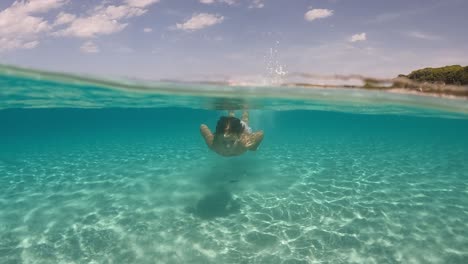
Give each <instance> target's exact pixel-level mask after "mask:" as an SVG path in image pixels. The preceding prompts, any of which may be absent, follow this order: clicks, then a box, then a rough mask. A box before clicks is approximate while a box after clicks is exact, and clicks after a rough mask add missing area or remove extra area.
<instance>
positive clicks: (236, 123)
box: [216, 116, 244, 135]
mask: <svg viewBox="0 0 468 264" xmlns="http://www.w3.org/2000/svg"><path fill="white" fill-rule="evenodd" d="M243 131H244V126H243V125H242V124H241V121H240V119H239V118H235V117H233V116H222V117H221V118H219V120H218V124H216V134H218V135H222V134H224V133H231V134H241V133H242V132H243Z"/></svg>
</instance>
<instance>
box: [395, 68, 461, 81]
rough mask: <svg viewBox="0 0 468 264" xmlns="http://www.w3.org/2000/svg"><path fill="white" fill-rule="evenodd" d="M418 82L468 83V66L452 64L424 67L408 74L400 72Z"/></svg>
mask: <svg viewBox="0 0 468 264" xmlns="http://www.w3.org/2000/svg"><path fill="white" fill-rule="evenodd" d="M398 77H400V78H401V77H406V78H408V79H410V80H413V81H417V82H422V83H424V82H428V83H434V84H448V85H468V66H465V67H462V66H460V65H451V66H445V67H440V68H424V69H419V70H415V71H412V72H411V73H410V74H408V75H403V74H400V75H399V76H398Z"/></svg>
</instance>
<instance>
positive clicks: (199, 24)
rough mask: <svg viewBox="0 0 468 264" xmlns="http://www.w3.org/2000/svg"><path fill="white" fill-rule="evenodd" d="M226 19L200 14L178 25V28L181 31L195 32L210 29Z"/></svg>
mask: <svg viewBox="0 0 468 264" xmlns="http://www.w3.org/2000/svg"><path fill="white" fill-rule="evenodd" d="M223 20H224V17H223V16H219V15H213V14H207V13H200V14H194V15H193V16H192V17H191V18H190V19H189V20H187V21H185V22H184V23H182V24H176V28H178V29H181V30H187V31H193V30H199V29H203V28H206V27H210V26H213V25H216V24H219V23H221V22H223Z"/></svg>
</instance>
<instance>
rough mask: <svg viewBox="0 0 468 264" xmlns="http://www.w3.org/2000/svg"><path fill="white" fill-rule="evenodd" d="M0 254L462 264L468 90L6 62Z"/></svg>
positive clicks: (467, 202) (94, 259)
mask: <svg viewBox="0 0 468 264" xmlns="http://www.w3.org/2000/svg"><path fill="white" fill-rule="evenodd" d="M228 109H232V110H236V114H237V115H238V116H240V115H241V113H242V110H243V109H248V110H249V112H250V126H251V127H252V129H253V130H254V131H257V130H263V131H264V133H265V138H264V140H263V142H262V143H261V145H260V147H259V149H258V150H257V151H255V152H249V153H246V154H245V155H242V156H239V157H230V158H227V157H221V156H218V155H217V154H215V153H214V152H212V151H210V150H209V149H208V148H207V146H206V145H205V143H204V140H203V138H202V137H201V135H200V132H199V127H200V125H201V124H206V125H208V126H209V127H210V128H211V129H212V130H214V128H215V126H216V122H217V120H218V118H219V117H220V116H222V115H226V114H227V110H228ZM0 263H284V264H293V263H454V264H455V263H468V101H467V100H466V99H448V98H436V97H426V96H415V95H404V94H403V95H402V94H393V93H387V92H377V91H366V90H360V89H345V88H339V87H337V88H333V89H331V88H330V89H323V88H310V87H309V88H306V87H303V88H301V87H281V86H272V85H266V86H265V85H258V86H254V85H250V86H236V85H229V84H223V83H177V82H149V81H145V82H143V81H124V80H104V79H93V78H88V77H84V76H76V75H62V74H55V73H45V72H37V71H30V70H24V69H18V68H12V67H0Z"/></svg>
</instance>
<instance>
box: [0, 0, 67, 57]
mask: <svg viewBox="0 0 468 264" xmlns="http://www.w3.org/2000/svg"><path fill="white" fill-rule="evenodd" d="M66 2H67V1H66V0H42V1H37V0H36V1H15V2H13V4H12V5H11V6H10V7H7V8H6V9H4V10H3V11H1V12H0V52H1V51H8V50H14V49H32V48H35V47H37V45H38V44H39V40H38V39H39V34H41V33H45V32H49V31H50V30H51V28H52V26H51V25H50V24H49V22H48V21H47V20H45V19H44V18H43V17H40V16H38V14H40V13H45V12H48V11H50V10H52V9H55V8H58V7H60V6H62V5H64V4H65V3H66Z"/></svg>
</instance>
